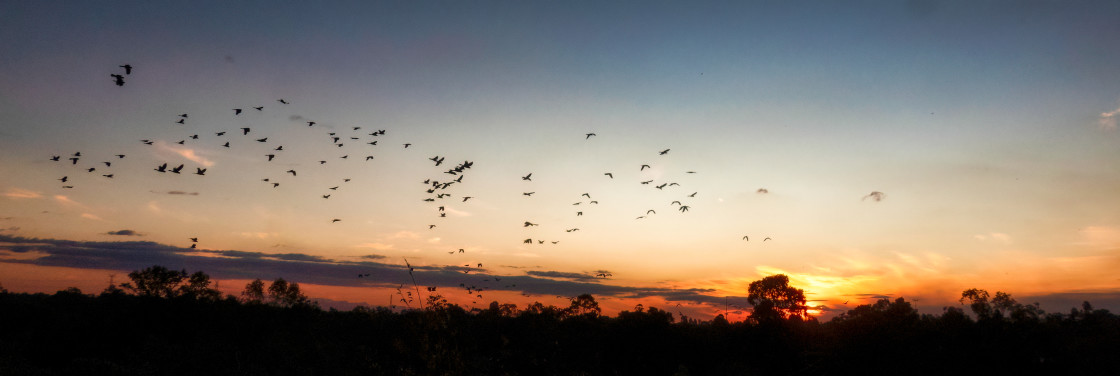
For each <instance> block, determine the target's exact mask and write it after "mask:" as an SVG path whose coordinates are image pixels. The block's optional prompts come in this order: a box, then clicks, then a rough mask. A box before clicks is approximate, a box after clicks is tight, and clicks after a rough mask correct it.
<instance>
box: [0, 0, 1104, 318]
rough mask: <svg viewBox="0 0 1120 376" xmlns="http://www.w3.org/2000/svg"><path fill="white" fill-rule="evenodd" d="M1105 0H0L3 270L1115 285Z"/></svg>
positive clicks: (831, 303)
mask: <svg viewBox="0 0 1120 376" xmlns="http://www.w3.org/2000/svg"><path fill="white" fill-rule="evenodd" d="M1117 19H1120V4H1118V3H1116V2H1111V1H1072V2H1034V1H980V2H969V3H966V2H957V1H948V2H940V1H867V2H862V1H861V2H853V1H845V2H812V1H810V2H793V3H787V2H755V1H749V2H674V1H665V2H661V1H633V2H631V1H617V2H583V1H574V2H549V1H522V2H485V1H483V2H459V1H425V2H399V1H378V2H329V3H327V4H305V3H302V2H276V1H268V2H249V1H246V2H236V3H233V4H230V3H228V2H207V1H199V2H189V3H183V2H167V1H151V2H139V3H138V2H115V1H104V2H83V1H55V2H46V3H43V2H37V3H29V2H19V1H3V2H0V46H3V51H4V52H3V54H0V87H2V88H4V89H3V90H0V177H2V178H0V285H2V286H3V287H4V288H6V289H8V290H11V291H23V292H53V291H57V290H59V289H62V288H65V287H69V286H76V287H80V288H82V289H83V290H84V291H87V292H96V291H100V289H102V288H103V287H104V286H105V285H107V283H108V282H109V280H110V279H111V278H112V279H113V281H114V282H121V281H122V280H123V279H124V278H125V277H124V275H125V274H127V272H129V271H132V270H138V269H142V268H144V267H147V266H151V265H154V264H159V265H164V266H167V267H170V268H175V269H179V268H184V269H188V270H190V271H195V270H202V271H205V272H207V273H208V274H211V275H212V276H213V277H214V278H215V279H217V280H218V281H220V282H219V283H220V285H219V286H220V288H221V289H222V290H223V291H225V292H227V293H231V294H237V293H238V292H239V291H240V290H241V288H242V287H243V286H244V284H245V283H246V282H247V281H250V280H252V279H255V278H261V279H266V280H272V279H275V278H285V279H288V280H292V281H296V282H299V283H301V285H302V286H304V288H305V290H306V291H308V293H309V295H311V296H312V297H314V298H317V299H319V300H320V302H322V303H323V304H324V305H328V306H334V307H353V306H355V305H382V306H383V305H389V304H393V305H394V306H404V307H414V306H417V305H418V304H419V302H418V301H419V300H422V299H423V297H425V296H427V295H428V294H429V292H428V291H427V290H426V289H423V288H422V287H436V288H437V291H438V292H439V293H440V294H441V295H444V296H445V297H447V298H448V299H449V300H450V301H452V302H455V303H459V304H462V305H464V306H466V307H485V306H486V305H488V303H489V302H490V301H493V300H498V301H501V302H511V303H517V304H519V305H521V306H524V305H526V304H528V303H531V302H533V301H541V302H543V303H546V304H557V305H566V302H567V299H568V298H569V297H573V296H576V295H579V294H582V293H592V294H594V295H595V296H596V298H597V299H598V300H599V302H600V304H602V305H603V306H604V307H605V308H606V311H607V312H617V311H618V310H621V309H632V307H634V305H636V304H639V303H641V304H644V305H645V306H651V305H652V306H658V307H662V308H665V309H666V310H668V311H670V312H675V313H677V314H683V315H688V316H690V317H699V318H710V317H712V316H713V315H714V314H717V313H729V317H732V318H738V319H741V318H742V317H743V315H744V312H745V311H744V310H745V309H749V307H748V306H747V305H746V303H745V299H744V297H745V296H746V295H747V293H746V289H747V285H748V284H749V283H750V282H751V281H755V280H758V279H761V278H763V277H765V276H768V275H773V274H786V275H788V276H789V277H790V280H791V284H792V285H794V286H795V287H799V288H802V289H804V290H805V292H806V294H807V297H808V299H809V300H810V305H813V306H817V307H818V310H817V311H819V312H821V313H822V314H824V315H825V316H829V315H835V314H836V313H838V312H843V311H844V310H846V309H850V308H854V306H855V305H857V304H866V303H871V302H873V301H874V300H875V299H878V298H884V297H887V298H892V299H893V298H897V297H905V298H906V299H907V300H909V301H913V302H914V304H915V305H916V306H917V307H919V308H920V309H921V310H922V311H923V312H927V313H939V312H941V309H942V307H944V306H951V305H958V304H959V303H958V302H957V299H958V298H959V297H960V292H961V291H963V290H965V289H969V288H981V289H986V290H989V291H991V292H993V293H994V292H995V291H1005V292H1008V293H1011V294H1012V296H1013V297H1016V298H1018V299H1019V300H1020V301H1021V302H1024V303H1030V302H1036V301H1037V302H1040V303H1041V304H1042V307H1043V308H1044V309H1047V310H1049V311H1052V312H1064V311H1067V310H1068V309H1069V307H1072V306H1074V305H1079V303H1080V301H1082V300H1089V301H1091V302H1093V303H1094V304H1095V305H1096V306H1098V307H1103V308H1109V309H1112V310H1114V311H1115V310H1120V278H1117V275H1116V273H1115V270H1116V268H1117V267H1118V266H1120V162H1118V161H1120V134H1118V132H1120V130H1118V129H1117V121H1118V119H1120V63H1118V62H1120V39H1117V38H1115V36H1116V35H1120V23H1117V22H1115V21H1116V20H1117ZM126 64H127V65H129V66H130V67H131V71H130V72H125V68H124V67H122V65H126ZM114 74H115V75H121V80H122V81H123V85H120V86H118V85H117V84H116V83H115V82H114V81H115V78H114V77H112V76H111V75H114ZM280 100H283V102H281V101H280ZM256 107H261V109H259V110H258V109H255V108H256ZM234 109H241V113H240V114H235V110H234ZM182 115H186V116H185V117H184V116H182ZM180 121H181V123H180ZM309 122H314V124H311V125H309ZM243 128H248V129H249V132H248V133H244V131H243V130H242V129H243ZM220 132H225V133H222V134H220V135H219V133H220ZM588 134H594V135H592V136H588ZM195 136H197V138H196V137H195ZM335 137H337V139H335ZM142 140H147V142H143V141H142ZM226 143H228V146H225V145H227V144H226ZM406 145H407V146H406ZM76 153H80V156H77V157H76V158H77V161H72V160H70V158H75V154H76ZM118 154H120V155H124V157H123V158H121V157H118V156H117V155H118ZM268 155H272V157H269V156H268ZM55 156H58V157H59V160H58V161H52V160H51V159H52V157H55ZM270 158H271V160H269V159H270ZM437 161H438V164H437ZM106 162H108V163H106ZM464 163H469V167H466V166H463V164H464ZM163 164H167V167H166V168H165V171H164V172H159V171H156V170H157V169H158V167H160V166H161V165H163ZM180 165H182V166H183V167H182V170H181V171H180V173H173V172H171V170H172V169H174V168H175V167H177V166H180ZM646 165H648V167H644V166H646ZM456 167H460V168H459V171H455V169H456ZM91 169H93V170H92V171H91ZM199 169H205V172H204V174H203V175H199V174H198V172H200V170H199ZM288 171H291V172H288ZM607 173H610V175H607ZM529 174H531V175H529ZM107 175H111V177H109V176H107ZM64 177H65V178H66V179H65V181H63V180H61V179H63V178H64ZM265 179H268V180H267V181H265ZM449 182H450V183H451V184H450V185H446V184H445V183H449ZM429 190H431V192H429ZM875 192H878V193H875ZM530 193H531V195H529V194H530ZM585 194H586V195H585ZM328 195H329V197H328ZM468 197H469V198H468ZM336 220H337V221H336ZM530 224H531V225H530ZM433 225H434V227H433ZM191 238H196V239H197V242H195V241H192V239H191ZM192 246H194V247H195V248H193V249H192V248H190V247H192ZM406 262H407V265H408V266H411V267H413V272H414V273H413V275H412V276H409V273H408V266H406ZM366 274H368V276H367V275H366ZM358 275H362V276H361V277H358ZM413 278H415V283H414V282H413ZM410 287H411V290H412V291H413V292H412V294H414V295H419V297H414V298H416V299H415V300H414V301H413V302H407V291H409V288H410ZM467 287H473V288H471V289H470V292H468V291H467V289H466V288H467ZM479 288H481V289H482V291H481V292H479V291H478V290H479ZM479 295H482V296H481V297H479ZM401 298H406V301H405V302H404V303H402V302H401V301H400V299H401ZM390 302H394V303H390ZM397 308H400V307H397Z"/></svg>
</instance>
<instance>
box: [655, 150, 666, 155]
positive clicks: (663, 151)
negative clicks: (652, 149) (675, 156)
mask: <svg viewBox="0 0 1120 376" xmlns="http://www.w3.org/2000/svg"><path fill="white" fill-rule="evenodd" d="M657 154H658V155H665V154H669V149H665V150H662V151H659V152H657Z"/></svg>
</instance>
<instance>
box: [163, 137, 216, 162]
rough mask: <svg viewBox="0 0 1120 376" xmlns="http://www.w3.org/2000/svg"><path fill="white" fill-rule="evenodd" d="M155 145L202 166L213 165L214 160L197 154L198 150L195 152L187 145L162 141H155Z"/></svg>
mask: <svg viewBox="0 0 1120 376" xmlns="http://www.w3.org/2000/svg"><path fill="white" fill-rule="evenodd" d="M156 146H158V147H159V148H160V149H161V150H166V151H170V152H172V153H175V154H178V155H179V156H180V157H183V158H186V159H188V160H190V161H192V162H194V163H198V164H200V165H202V166H203V167H211V166H213V165H214V161H211V160H209V159H206V157H203V156H201V155H198V152H195V150H194V149H191V148H188V147H180V146H174V145H170V144H168V143H166V142H162V141H160V142H157V143H156Z"/></svg>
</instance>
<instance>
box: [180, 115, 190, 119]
mask: <svg viewBox="0 0 1120 376" xmlns="http://www.w3.org/2000/svg"><path fill="white" fill-rule="evenodd" d="M179 117H181V118H184V119H186V118H188V117H189V116H187V114H179Z"/></svg>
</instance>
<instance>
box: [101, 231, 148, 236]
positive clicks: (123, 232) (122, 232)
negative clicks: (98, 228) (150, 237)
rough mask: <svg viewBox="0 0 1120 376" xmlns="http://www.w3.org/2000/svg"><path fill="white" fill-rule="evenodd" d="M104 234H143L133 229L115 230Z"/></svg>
mask: <svg viewBox="0 0 1120 376" xmlns="http://www.w3.org/2000/svg"><path fill="white" fill-rule="evenodd" d="M105 235H120V236H144V234H141V233H139V232H136V231H133V230H117V231H109V232H106V233H105Z"/></svg>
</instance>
